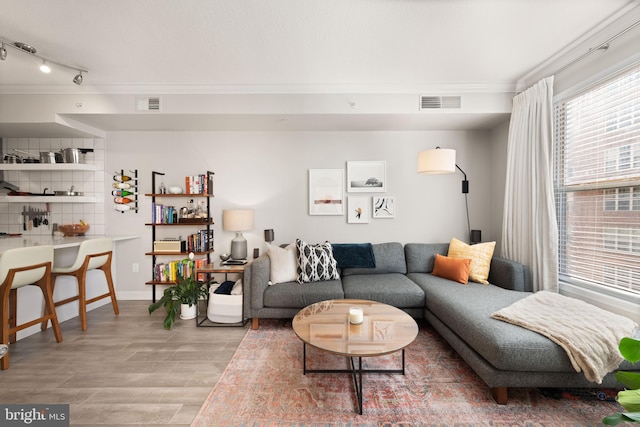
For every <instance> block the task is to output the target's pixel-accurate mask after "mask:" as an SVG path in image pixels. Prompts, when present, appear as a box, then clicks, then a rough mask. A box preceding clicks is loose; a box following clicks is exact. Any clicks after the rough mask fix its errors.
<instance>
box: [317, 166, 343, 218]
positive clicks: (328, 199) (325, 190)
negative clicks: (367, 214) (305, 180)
mask: <svg viewBox="0 0 640 427" xmlns="http://www.w3.org/2000/svg"><path fill="white" fill-rule="evenodd" d="M343 184H344V170H343V169H309V215H344V201H343V199H344V193H343V188H344V187H343Z"/></svg>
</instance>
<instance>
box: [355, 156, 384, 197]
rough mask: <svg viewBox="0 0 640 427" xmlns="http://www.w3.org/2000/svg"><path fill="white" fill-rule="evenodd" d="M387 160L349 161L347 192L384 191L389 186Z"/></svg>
mask: <svg viewBox="0 0 640 427" xmlns="http://www.w3.org/2000/svg"><path fill="white" fill-rule="evenodd" d="M386 169H387V162H385V161H384V160H380V161H355V162H347V192H349V193H384V192H385V191H386V188H387V170H386Z"/></svg>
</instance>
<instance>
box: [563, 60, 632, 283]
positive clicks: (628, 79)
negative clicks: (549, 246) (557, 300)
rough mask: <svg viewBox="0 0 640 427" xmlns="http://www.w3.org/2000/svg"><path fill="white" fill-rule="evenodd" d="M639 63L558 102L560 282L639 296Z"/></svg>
mask: <svg viewBox="0 0 640 427" xmlns="http://www.w3.org/2000/svg"><path fill="white" fill-rule="evenodd" d="M638 99H640V65H638V64H636V65H635V66H633V67H632V68H629V69H627V70H626V71H624V72H622V73H620V74H618V75H616V76H613V77H611V78H610V79H608V80H607V81H604V82H601V83H600V84H598V85H597V86H594V87H590V88H588V89H586V90H583V91H582V92H580V93H575V94H573V95H571V96H569V97H565V98H563V99H562V100H559V101H556V102H555V104H554V116H555V117H554V119H555V120H554V126H555V135H554V136H555V141H554V142H555V150H554V174H555V176H554V185H555V194H556V207H557V214H558V231H559V248H558V249H559V250H558V255H559V260H558V261H559V268H560V271H559V274H560V278H561V280H563V281H565V282H570V283H573V284H576V285H580V286H587V287H590V288H592V289H593V288H597V289H600V290H601V291H604V292H607V290H609V291H611V290H616V291H619V292H625V293H630V294H633V295H636V296H638V295H640V103H638V101H637V100H638Z"/></svg>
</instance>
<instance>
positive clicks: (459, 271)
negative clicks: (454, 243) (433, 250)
mask: <svg viewBox="0 0 640 427" xmlns="http://www.w3.org/2000/svg"><path fill="white" fill-rule="evenodd" d="M470 266H471V260H470V259H468V258H449V257H446V256H443V255H440V254H436V262H435V264H434V266H433V271H432V272H431V274H433V275H434V276H438V277H442V278H443V279H449V280H453V281H456V282H458V283H462V284H463V285H466V284H467V283H469V267H470Z"/></svg>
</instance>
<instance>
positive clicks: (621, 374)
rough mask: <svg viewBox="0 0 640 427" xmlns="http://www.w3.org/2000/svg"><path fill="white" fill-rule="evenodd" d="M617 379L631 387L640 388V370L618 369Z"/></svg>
mask: <svg viewBox="0 0 640 427" xmlns="http://www.w3.org/2000/svg"><path fill="white" fill-rule="evenodd" d="M616 379H617V380H618V381H620V382H621V383H622V384H624V385H625V386H627V387H629V388H634V389H636V388H640V372H630V371H618V372H616Z"/></svg>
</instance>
